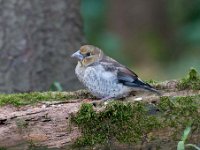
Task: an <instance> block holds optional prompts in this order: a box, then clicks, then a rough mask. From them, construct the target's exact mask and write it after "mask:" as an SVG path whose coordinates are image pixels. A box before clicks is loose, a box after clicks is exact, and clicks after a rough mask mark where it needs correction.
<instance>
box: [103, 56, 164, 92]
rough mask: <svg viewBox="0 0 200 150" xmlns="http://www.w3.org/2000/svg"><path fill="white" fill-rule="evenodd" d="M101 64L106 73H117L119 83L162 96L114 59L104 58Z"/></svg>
mask: <svg viewBox="0 0 200 150" xmlns="http://www.w3.org/2000/svg"><path fill="white" fill-rule="evenodd" d="M100 63H101V64H102V65H103V66H104V68H105V70H106V71H111V72H117V79H118V82H119V83H122V84H123V85H125V86H129V87H133V88H140V89H145V90H148V91H151V92H155V93H157V94H159V95H160V93H159V92H158V91H157V90H156V89H154V88H153V87H152V86H151V85H149V84H148V83H145V82H143V81H142V80H140V79H139V78H138V76H137V74H135V73H134V72H133V71H131V70H130V69H128V68H126V67H125V66H123V65H121V64H120V63H118V62H117V61H115V60H114V59H112V58H110V57H104V58H103V59H102V60H101V61H100Z"/></svg>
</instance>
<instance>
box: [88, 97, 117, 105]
mask: <svg viewBox="0 0 200 150" xmlns="http://www.w3.org/2000/svg"><path fill="white" fill-rule="evenodd" d="M112 100H113V97H104V98H102V99H100V100H96V101H93V102H92V104H93V105H94V106H99V105H107V104H108V103H109V102H110V101H112Z"/></svg>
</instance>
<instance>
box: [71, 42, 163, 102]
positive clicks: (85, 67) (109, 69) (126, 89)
mask: <svg viewBox="0 0 200 150" xmlns="http://www.w3.org/2000/svg"><path fill="white" fill-rule="evenodd" d="M72 57H75V58H77V59H78V64H77V66H76V69H75V73H76V75H77V77H78V79H79V80H80V81H81V82H82V83H83V84H84V86H85V87H86V88H87V89H88V90H89V92H91V94H92V95H94V96H96V97H97V98H101V99H105V100H106V99H111V98H122V97H126V96H128V95H129V94H130V92H132V91H138V90H144V91H150V92H154V93H156V94H159V92H158V91H157V90H156V89H154V88H153V87H152V86H150V85H149V84H148V83H145V82H144V81H142V80H141V79H140V78H139V77H138V76H137V75H136V74H135V73H134V72H133V71H131V70H130V69H128V68H127V67H125V66H124V65H122V64H120V63H119V62H117V61H116V60H114V59H112V58H110V57H108V56H106V55H104V53H103V51H102V50H101V49H99V48H98V47H95V46H92V45H84V46H81V47H80V50H78V51H77V52H75V53H74V54H72Z"/></svg>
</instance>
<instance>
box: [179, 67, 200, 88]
mask: <svg viewBox="0 0 200 150" xmlns="http://www.w3.org/2000/svg"><path fill="white" fill-rule="evenodd" d="M178 89H180V90H184V89H193V90H200V75H199V74H198V72H197V71H196V70H195V69H194V68H191V69H190V71H189V74H188V76H187V77H185V78H183V79H181V80H180V83H179V84H178Z"/></svg>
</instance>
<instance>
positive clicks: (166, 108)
mask: <svg viewBox="0 0 200 150" xmlns="http://www.w3.org/2000/svg"><path fill="white" fill-rule="evenodd" d="M158 107H159V109H160V111H161V113H162V119H161V121H162V122H163V124H164V126H165V127H171V128H172V129H173V130H174V134H173V135H174V137H177V135H180V134H181V131H183V130H184V129H185V128H186V127H187V126H189V125H191V124H192V126H193V129H194V130H193V132H194V131H198V132H199V131H200V126H199V125H200V113H199V109H200V95H196V96H187V97H176V98H174V97H162V98H161V102H160V103H159V105H158Z"/></svg>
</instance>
